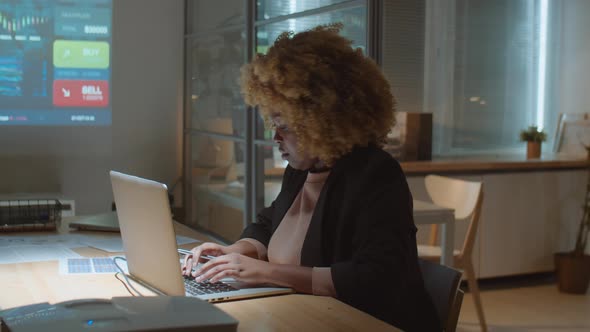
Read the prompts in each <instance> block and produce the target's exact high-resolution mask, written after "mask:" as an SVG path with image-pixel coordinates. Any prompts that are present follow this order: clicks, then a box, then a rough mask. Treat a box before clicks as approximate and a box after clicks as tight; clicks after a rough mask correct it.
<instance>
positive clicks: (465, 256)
mask: <svg viewBox="0 0 590 332" xmlns="http://www.w3.org/2000/svg"><path fill="white" fill-rule="evenodd" d="M425 184H426V191H427V192H428V195H429V196H430V198H431V199H432V201H433V202H434V204H436V205H439V206H443V207H446V208H451V209H454V210H455V220H464V219H467V218H468V217H470V218H469V226H468V228H467V234H466V235H465V240H464V242H463V248H462V249H461V250H455V252H454V255H453V258H454V263H453V266H454V267H455V268H458V269H461V270H463V271H464V272H465V276H466V277H467V284H468V285H469V290H470V291H471V294H473V302H474V304H475V308H476V310H477V316H478V318H479V325H480V326H481V330H482V331H484V332H485V331H487V325H486V322H485V317H484V313H483V306H482V304H481V298H480V295H479V287H478V285H477V279H476V278H475V270H474V268H473V259H472V252H473V245H474V243H475V236H476V235H477V228H478V225H479V219H480V215H481V208H482V204H483V184H482V183H481V182H471V181H464V180H459V179H453V178H448V177H444V176H438V175H427V176H426V177H425ZM433 226H434V227H432V231H431V233H430V243H429V245H418V256H420V258H422V259H427V260H432V261H438V260H440V256H441V248H440V246H437V245H436V241H437V238H438V228H437V227H436V225H433Z"/></svg>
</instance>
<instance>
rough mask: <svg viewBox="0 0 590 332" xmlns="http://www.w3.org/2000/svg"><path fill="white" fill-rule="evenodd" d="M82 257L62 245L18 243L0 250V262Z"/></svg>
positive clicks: (13, 262)
mask: <svg viewBox="0 0 590 332" xmlns="http://www.w3.org/2000/svg"><path fill="white" fill-rule="evenodd" d="M79 257H82V256H80V255H78V254H77V253H75V252H73V251H72V250H71V249H70V248H68V247H66V246H62V245H19V246H12V247H3V248H2V250H0V264H16V263H29V262H42V261H56V260H59V259H61V258H79Z"/></svg>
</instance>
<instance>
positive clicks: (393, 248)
mask: <svg viewBox="0 0 590 332" xmlns="http://www.w3.org/2000/svg"><path fill="white" fill-rule="evenodd" d="M340 29H341V25H339V24H335V25H329V26H319V27H317V28H314V29H312V30H309V31H305V32H301V33H298V34H293V33H288V32H285V33H283V34H281V35H280V36H279V37H278V38H277V40H276V42H275V43H274V45H273V46H272V47H270V48H269V50H268V53H267V54H266V55H258V56H257V57H256V59H255V60H253V61H252V62H251V63H250V64H248V65H245V66H244V67H243V68H242V76H241V83H242V93H243V95H244V97H245V100H246V102H247V103H248V104H249V105H253V106H258V109H259V110H260V112H261V113H262V115H263V117H264V118H265V120H266V122H267V123H268V124H270V125H271V126H272V127H274V129H275V135H274V141H275V142H276V143H277V144H278V146H279V151H280V152H281V154H282V158H283V159H285V160H287V161H288V162H289V165H288V166H287V168H286V169H285V173H284V176H283V183H282V187H281V192H280V193H279V195H278V196H277V198H276V199H275V201H274V202H273V203H272V204H271V206H270V207H267V208H264V209H263V210H262V211H260V213H259V214H258V216H257V220H256V221H255V222H254V223H252V224H251V225H249V226H248V227H247V228H246V229H245V230H244V232H243V233H242V236H241V239H240V240H239V241H237V242H236V243H234V244H232V245H230V246H221V245H218V244H214V243H203V244H201V245H200V246H198V247H196V248H194V249H193V250H192V253H193V255H192V256H189V257H187V258H186V261H185V263H184V272H183V273H184V274H186V275H189V274H191V273H192V275H193V276H195V277H196V279H197V281H201V280H210V281H212V282H215V281H218V280H219V279H221V278H224V277H233V278H235V279H237V280H240V281H243V282H247V283H253V284H275V285H280V286H286V287H291V288H293V289H294V290H296V291H298V292H301V293H309V294H316V295H327V296H333V297H336V298H337V299H339V300H341V301H343V302H346V303H348V304H350V305H352V306H354V307H356V308H358V309H360V310H363V311H365V312H367V313H369V314H371V315H373V316H375V317H377V318H379V319H382V320H384V321H386V322H388V323H390V324H393V325H394V326H396V327H398V328H401V329H403V330H405V331H433V330H437V329H438V326H439V325H438V317H437V315H436V312H435V309H434V306H433V304H432V300H431V299H430V298H429V296H428V295H427V293H426V291H425V289H424V284H423V280H422V275H421V273H420V269H419V265H418V258H417V250H416V235H415V234H416V227H415V225H414V221H413V216H412V196H411V193H410V190H409V188H408V184H407V182H406V178H405V176H404V174H403V172H402V170H401V168H400V165H399V164H398V162H397V161H395V160H394V159H393V158H392V157H391V155H389V154H388V153H386V152H385V151H383V150H382V149H381V146H382V144H383V142H384V140H385V137H386V135H387V133H388V132H389V131H390V130H391V128H392V126H393V125H394V122H395V118H394V99H393V96H392V95H391V92H390V86H389V83H388V82H387V80H386V79H385V78H384V76H383V74H382V73H381V71H380V69H379V67H378V66H377V65H376V64H375V63H374V62H373V61H372V60H370V59H368V58H367V57H365V56H364V55H363V53H362V51H361V50H360V49H356V50H355V49H353V48H351V41H349V40H347V39H345V38H343V37H341V36H340V35H339V34H338V32H339V30H340ZM202 254H208V255H212V256H217V257H215V258H213V259H211V260H210V261H208V262H207V263H205V264H203V265H201V266H200V267H198V268H197V263H198V260H194V259H192V257H201V255H202ZM189 267H190V268H189ZM193 268H197V269H196V270H194V271H193V272H191V270H192V269H193Z"/></svg>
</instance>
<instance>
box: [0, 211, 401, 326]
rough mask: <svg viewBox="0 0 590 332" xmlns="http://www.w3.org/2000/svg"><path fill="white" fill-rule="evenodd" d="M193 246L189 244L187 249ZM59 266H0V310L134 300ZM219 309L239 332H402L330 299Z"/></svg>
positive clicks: (112, 285)
mask: <svg viewBox="0 0 590 332" xmlns="http://www.w3.org/2000/svg"><path fill="white" fill-rule="evenodd" d="M175 228H176V232H177V234H178V235H184V236H190V237H193V238H197V239H200V240H209V241H210V240H211V239H208V238H207V237H205V236H203V235H201V234H199V233H197V232H195V231H194V230H192V229H190V228H188V227H186V226H184V225H181V224H178V223H177V224H175ZM62 232H67V221H66V222H64V223H63V224H62V227H60V233H62ZM35 234H47V233H35ZM0 236H5V235H0ZM193 246H194V244H186V245H184V246H183V247H187V248H190V247H193ZM74 251H76V252H77V253H79V254H80V255H82V256H86V257H97V256H109V255H110V254H109V253H106V252H104V251H101V250H97V249H93V248H77V249H74ZM58 265H59V263H58V262H57V261H49V262H34V263H20V264H0V285H2V286H1V290H0V308H1V309H7V308H11V307H15V306H21V305H27V304H33V303H38V302H50V303H55V302H62V301H68V300H74V299H82V298H111V297H113V296H129V293H127V290H126V289H125V287H124V286H123V285H122V284H121V282H119V281H118V280H117V279H115V277H114V276H113V275H110V274H109V275H106V274H105V275H102V274H93V275H60V274H59V271H58V270H59V268H58ZM136 287H137V288H138V290H140V291H141V292H142V294H150V292H149V291H148V290H147V289H145V288H143V287H141V286H140V285H136ZM151 295H153V294H151ZM216 305H217V306H218V307H219V308H221V309H222V310H224V311H225V312H227V313H228V314H230V315H231V316H233V317H234V318H236V319H238V320H239V322H240V323H239V325H238V331H275V330H286V331H291V330H297V331H342V330H359V331H360V330H366V331H399V330H398V329H396V328H395V327H393V326H391V325H388V324H386V323H384V322H382V321H380V320H378V319H376V318H374V317H372V316H370V315H368V314H366V313H364V312H361V311H359V310H357V309H355V308H353V307H351V306H349V305H346V304H344V303H342V302H340V301H338V300H335V299H333V298H329V297H320V296H313V295H301V294H292V295H283V296H274V297H267V298H259V299H251V300H242V301H234V302H227V303H220V304H216Z"/></svg>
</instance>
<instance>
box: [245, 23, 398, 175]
mask: <svg viewBox="0 0 590 332" xmlns="http://www.w3.org/2000/svg"><path fill="white" fill-rule="evenodd" d="M341 28H342V24H332V25H324V26H318V27H316V28H314V29H311V30H308V31H305V32H301V33H298V34H293V32H283V33H282V34H281V35H280V36H279V37H278V38H277V40H276V41H275V43H274V45H273V46H272V47H270V48H269V50H268V53H267V54H266V55H262V54H258V55H257V57H256V58H255V59H254V60H253V61H252V62H251V63H249V64H247V65H244V66H243V67H242V73H241V86H242V93H243V95H244V98H245V101H246V103H247V104H249V105H251V106H258V108H259V111H260V112H261V114H262V116H263V117H264V119H265V121H266V123H267V124H269V119H270V117H271V116H277V115H278V116H280V117H281V119H282V120H283V121H284V122H285V123H286V124H287V125H288V127H289V130H290V131H293V132H294V133H295V135H296V138H297V141H298V150H299V152H303V151H305V152H307V153H308V154H309V155H310V156H314V157H318V158H319V159H320V160H321V161H323V162H324V163H325V164H326V165H328V166H332V165H333V163H334V162H335V161H336V160H338V159H339V158H340V157H341V156H343V155H345V154H347V153H348V152H350V151H351V150H352V149H353V148H354V147H356V146H367V145H369V144H375V145H378V146H382V144H383V142H384V140H385V137H386V136H387V133H388V132H389V131H390V130H391V128H392V127H393V125H394V124H395V118H394V112H395V109H394V107H395V100H394V98H393V96H392V94H391V92H390V86H389V83H388V82H387V80H386V79H385V77H384V76H383V74H382V73H381V70H380V69H379V67H378V66H377V64H376V63H375V62H374V61H373V60H371V59H369V58H367V57H365V56H364V55H363V53H362V51H361V49H356V50H355V49H353V48H352V47H351V44H352V42H351V41H350V40H348V39H346V38H344V37H342V36H340V35H339V34H338V32H339V31H340V29H341Z"/></svg>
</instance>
